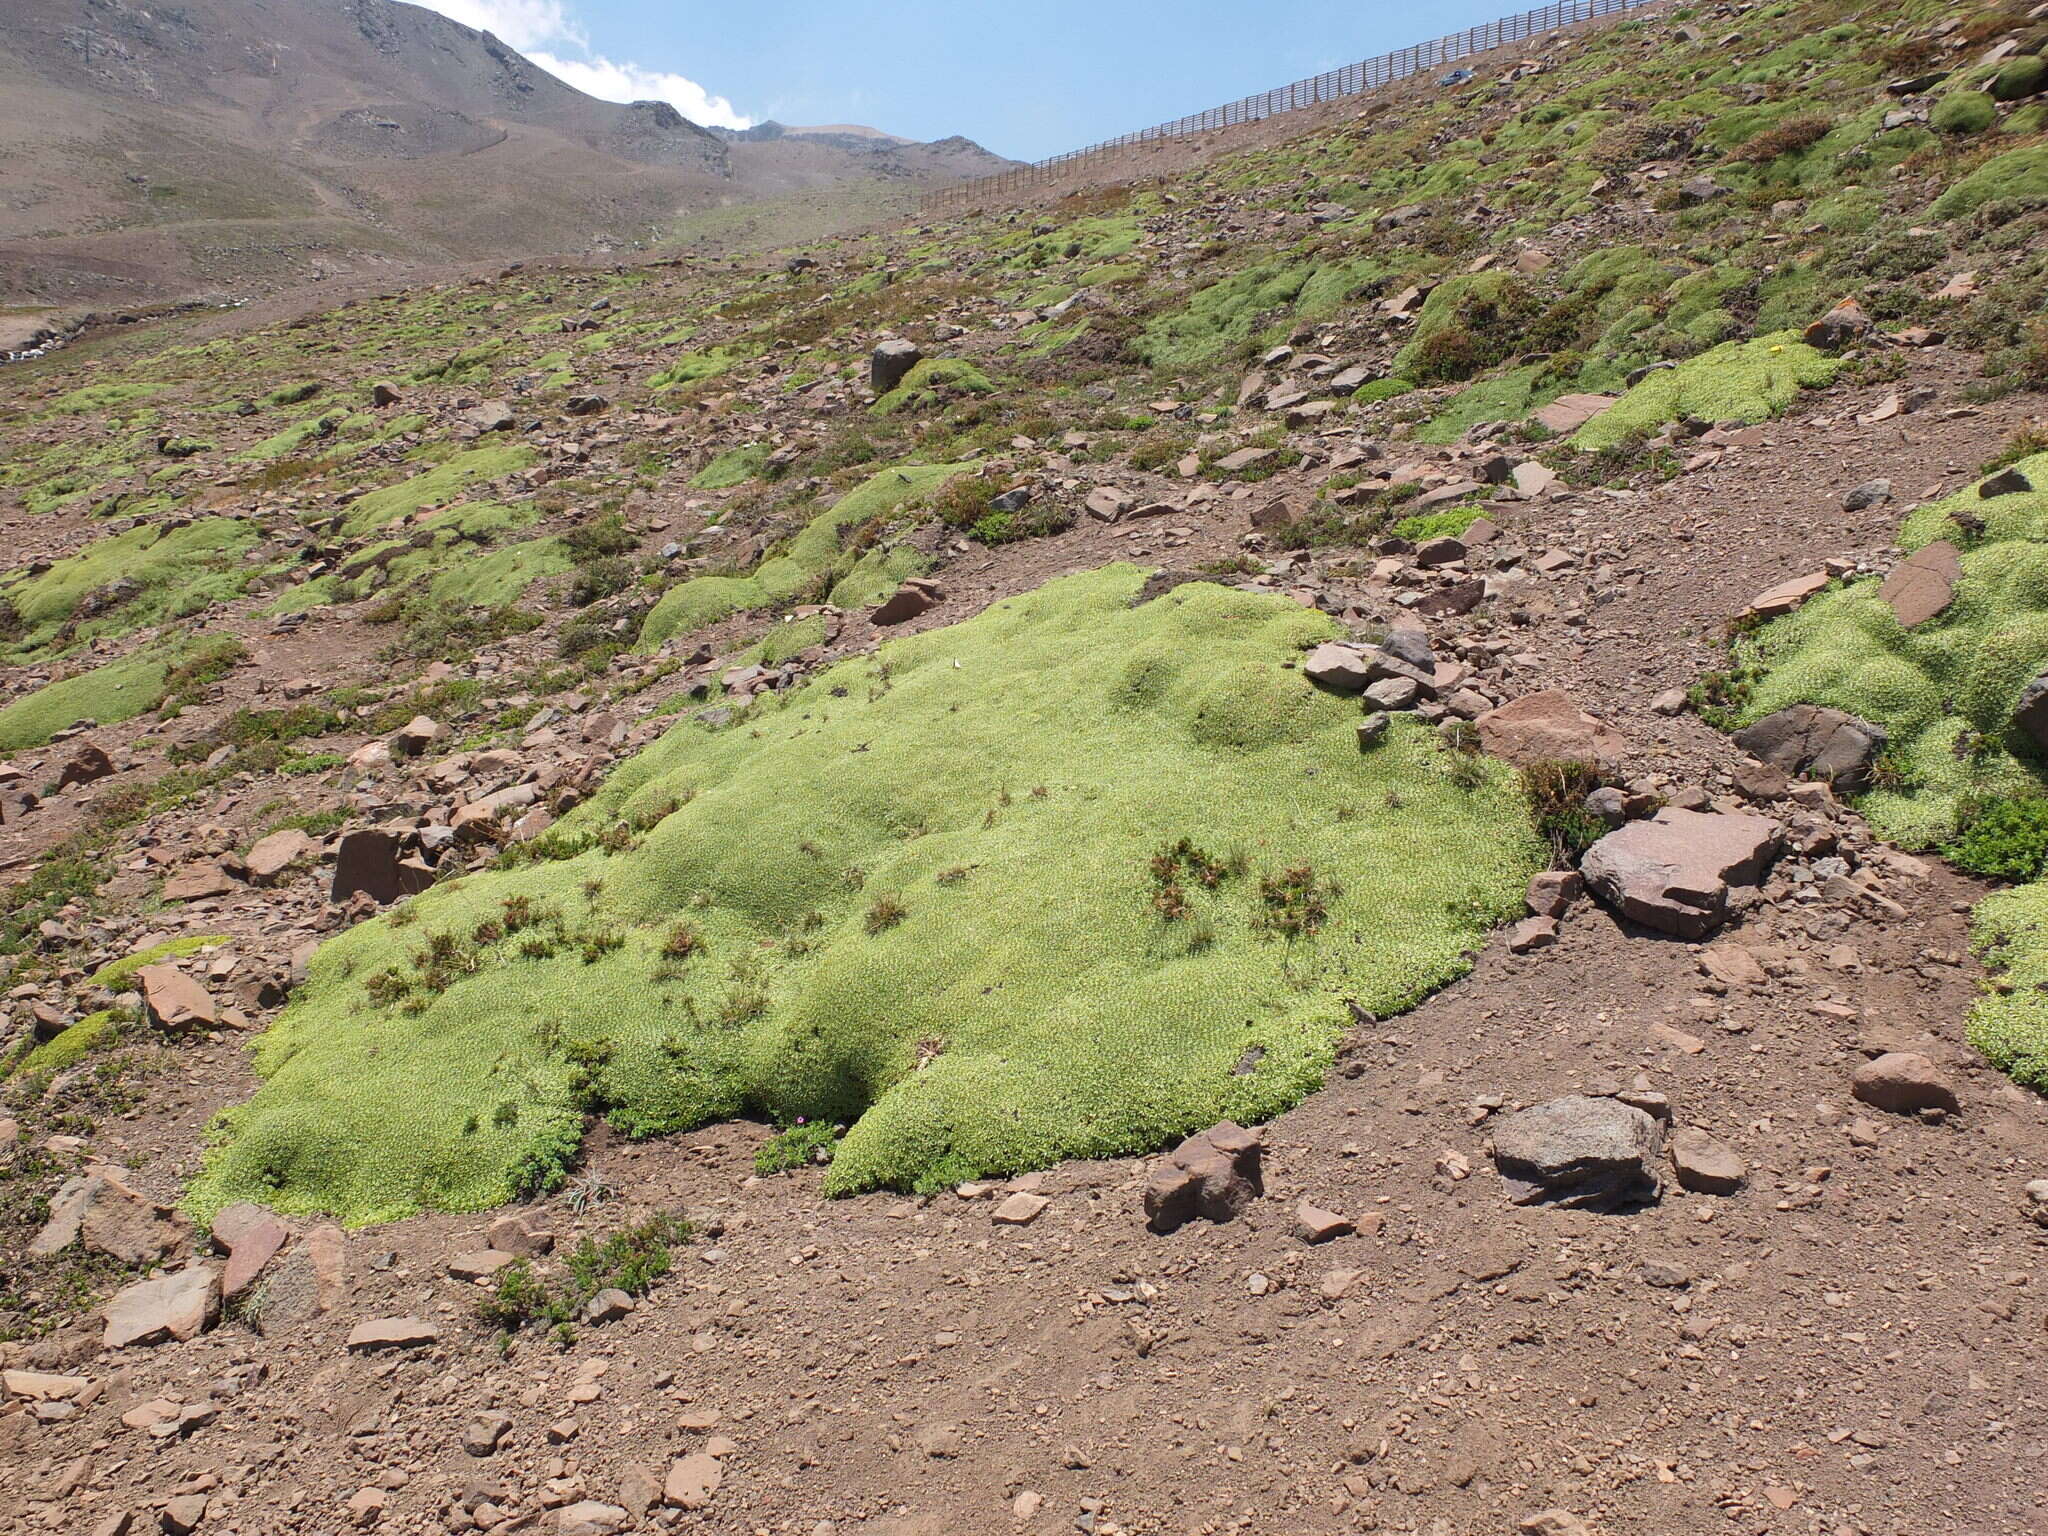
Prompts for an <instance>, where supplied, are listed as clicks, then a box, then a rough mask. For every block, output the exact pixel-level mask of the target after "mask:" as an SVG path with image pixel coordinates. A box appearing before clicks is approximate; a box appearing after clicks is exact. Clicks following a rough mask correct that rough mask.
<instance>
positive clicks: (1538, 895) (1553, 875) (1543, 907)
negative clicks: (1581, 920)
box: [1528, 869, 1586, 917]
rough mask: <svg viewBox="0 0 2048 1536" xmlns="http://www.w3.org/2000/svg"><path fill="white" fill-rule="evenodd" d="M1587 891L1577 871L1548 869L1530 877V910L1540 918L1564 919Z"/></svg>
mask: <svg viewBox="0 0 2048 1536" xmlns="http://www.w3.org/2000/svg"><path fill="white" fill-rule="evenodd" d="M1585 889H1586V882H1585V881H1584V880H1583V879H1582V878H1580V875H1579V872H1578V871H1577V870H1575V869H1546V870H1545V871H1543V873H1542V874H1540V875H1531V876H1530V877H1529V891H1528V902H1529V910H1530V911H1531V912H1533V913H1535V914H1536V916H1538V917H1563V916H1564V915H1565V913H1567V912H1569V911H1570V910H1571V907H1572V903H1573V902H1575V901H1577V900H1578V899H1579V897H1580V895H1581V894H1583V893H1584V891H1585Z"/></svg>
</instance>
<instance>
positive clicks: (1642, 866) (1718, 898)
mask: <svg viewBox="0 0 2048 1536" xmlns="http://www.w3.org/2000/svg"><path fill="white" fill-rule="evenodd" d="M1779 836H1780V829H1779V826H1778V824H1777V823H1776V822H1775V821H1771V820H1769V819H1768V818H1766V817H1763V816H1742V815H1733V814H1726V813H1721V812H1713V811H1682V810H1679V809H1677V808H1675V807H1672V806H1666V807H1665V808H1664V809H1663V810H1661V811H1659V812H1658V813H1657V814H1656V815H1655V816H1653V817H1651V818H1650V819H1649V820H1648V821H1636V822H1630V823H1629V824H1628V825H1627V826H1625V827H1622V828H1620V829H1619V830H1617V831H1613V832H1610V833H1608V834H1607V835H1606V836H1605V837H1603V838H1601V839H1600V841H1599V842H1597V843H1595V844H1594V845H1593V846H1592V847H1591V848H1589V849H1587V850H1586V856H1585V858H1583V859H1582V860H1580V862H1579V872H1580V873H1581V874H1583V875H1584V876H1585V877H1586V885H1587V887H1588V888H1589V889H1590V890H1591V891H1592V892H1593V894H1594V895H1595V896H1597V897H1598V898H1599V899H1600V900H1601V901H1603V902H1605V903H1606V904H1607V905H1608V906H1609V907H1611V908H1613V909H1614V911H1616V912H1617V913H1619V914H1620V915H1621V916H1623V917H1625V918H1627V919H1629V920H1630V921H1631V922H1637V923H1641V924H1642V925H1643V926H1644V927H1646V928H1655V929H1657V930H1658V931H1659V932H1662V933H1669V934H1675V935H1676V936H1677V937H1679V938H1681V939H1700V938H1705V937H1706V936H1707V935H1708V934H1710V933H1712V932H1713V931H1714V930H1715V929H1716V928H1718V927H1720V926H1721V924H1722V923H1723V922H1725V921H1726V920H1727V917H1728V899H1729V890H1730V888H1731V887H1733V886H1753V885H1755V884H1757V883H1758V882H1759V881H1761V880H1762V879H1763V875H1764V871H1765V870H1767V869H1769V868H1770V865H1771V860H1772V859H1773V858H1775V857H1776V856H1777V852H1778V841H1779Z"/></svg>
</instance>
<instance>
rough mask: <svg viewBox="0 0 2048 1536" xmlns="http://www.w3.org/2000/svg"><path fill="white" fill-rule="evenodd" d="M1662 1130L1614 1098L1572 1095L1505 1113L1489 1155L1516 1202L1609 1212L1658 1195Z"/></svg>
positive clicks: (1496, 1131)
mask: <svg viewBox="0 0 2048 1536" xmlns="http://www.w3.org/2000/svg"><path fill="white" fill-rule="evenodd" d="M1662 1144H1663V1131H1662V1127H1660V1126H1659V1125H1658V1123H1657V1121H1656V1120H1654V1119H1653V1118H1651V1117H1650V1116H1649V1115H1647V1114H1645V1113H1644V1112H1643V1111H1642V1110H1640V1109H1637V1108H1635V1107H1634V1106H1633V1105H1629V1104H1624V1103H1622V1102H1621V1101H1620V1100H1619V1099H1596V1098H1589V1097H1588V1096H1586V1095H1584V1094H1571V1095H1568V1096H1566V1097H1565V1098H1561V1099H1553V1100H1551V1101H1550V1102H1549V1103H1547V1104H1538V1105H1536V1106H1535V1107H1534V1108H1531V1109H1525V1110H1521V1111H1519V1112H1518V1113H1516V1114H1512V1115H1510V1116H1508V1117H1507V1118H1506V1119H1505V1120H1503V1121H1502V1122H1501V1123H1500V1124H1499V1125H1498V1126H1497V1127H1495V1129H1494V1132H1493V1160H1494V1165H1495V1167H1497V1168H1498V1169H1499V1170H1500V1175H1501V1178H1502V1179H1503V1180H1505V1181H1506V1183H1507V1186H1508V1198H1509V1199H1510V1200H1512V1201H1513V1202H1514V1203H1515V1204H1516V1205H1534V1204H1537V1203H1544V1204H1554V1205H1564V1206H1573V1207H1586V1208H1591V1209H1600V1210H1608V1209H1613V1208H1616V1207H1619V1206H1624V1205H1636V1204H1641V1203H1643V1202H1646V1201H1650V1200H1654V1199H1656V1198H1657V1195H1658V1193H1659V1191H1660V1190H1661V1188H1662V1184H1661V1181H1660V1180H1659V1178H1658V1176H1657V1171H1656V1158H1657V1154H1658V1152H1659V1151H1660V1150H1661V1148H1662Z"/></svg>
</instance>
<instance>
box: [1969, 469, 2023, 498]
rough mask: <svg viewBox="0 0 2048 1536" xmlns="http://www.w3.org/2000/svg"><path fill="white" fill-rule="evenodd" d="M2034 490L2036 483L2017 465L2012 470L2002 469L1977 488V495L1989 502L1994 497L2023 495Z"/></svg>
mask: <svg viewBox="0 0 2048 1536" xmlns="http://www.w3.org/2000/svg"><path fill="white" fill-rule="evenodd" d="M2033 488H2034V482H2033V481H2031V480H2029V479H2028V478H2027V476H2026V472H2025V471H2024V470H2022V469H2021V468H2020V467H2019V466H2018V465H2017V464H2015V465H2013V466H2012V467H2011V468H2010V469H2001V470H2000V471H1999V472H1998V473H1997V474H1995V475H1993V476H1992V477H1991V478H1990V479H1988V480H1986V481H1984V482H1983V483H1982V484H1980V485H1979V486H1978V487H1977V495H1978V496H1979V497H1981V498H1982V499H1983V500H1986V501H1989V500H1990V499H1991V498H1992V497H1994V496H2019V495H2023V494H2025V493H2026V492H2028V491H2031V490H2032V489H2033Z"/></svg>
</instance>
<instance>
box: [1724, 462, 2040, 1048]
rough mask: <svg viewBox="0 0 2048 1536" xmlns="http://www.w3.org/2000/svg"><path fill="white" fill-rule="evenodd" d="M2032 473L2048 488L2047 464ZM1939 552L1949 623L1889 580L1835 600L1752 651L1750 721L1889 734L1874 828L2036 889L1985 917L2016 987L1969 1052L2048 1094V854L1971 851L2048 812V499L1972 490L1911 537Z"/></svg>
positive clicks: (1983, 934)
mask: <svg viewBox="0 0 2048 1536" xmlns="http://www.w3.org/2000/svg"><path fill="white" fill-rule="evenodd" d="M2019 468H2020V471H2021V472H2022V473H2023V474H2025V475H2026V476H2027V477H2028V478H2029V479H2030V480H2031V481H2032V482H2033V483H2034V484H2035V485H2037V486H2043V487H2048V454H2041V455H2036V456H2035V457H2033V458H2030V459H2024V460H2022V461H2021V462H2020V464H2019ZM1937 539H1945V540H1948V541H1950V542H1952V543H1954V544H1956V545H1957V546H1958V547H1959V548H1960V549H1961V552H1962V553H1961V563H1962V570H1963V575H1962V580H1961V581H1960V582H1959V583H1958V584H1957V587H1956V593H1955V599H1954V601H1953V602H1952V603H1951V604H1950V606H1949V607H1948V609H1947V610H1946V611H1945V612H1943V613H1941V614H1939V615H1938V616H1936V617H1935V618H1932V619H1929V620H1927V621H1925V622H1923V623H1921V624H1919V625H1916V626H1915V627H1914V628H1912V629H1906V628H1904V627H1903V626H1902V625H1901V624H1900V623H1899V621H1898V618H1897V616H1896V615H1895V614H1894V613H1893V612H1892V609H1891V606H1890V605H1889V604H1888V603H1886V602H1885V601H1883V600H1882V599H1881V598H1880V597H1879V596H1878V585H1879V584H1878V583H1877V582H1876V581H1875V580H1874V579H1873V580H1864V581H1858V582H1852V583H1848V584H1845V585H1839V586H1836V587H1832V588H1830V589H1829V590H1828V591H1826V592H1823V593H1822V594H1820V595H1819V596H1817V597H1815V598H1813V599H1812V600H1810V601H1809V602H1808V603H1807V604H1806V605H1805V606H1804V607H1802V608H1800V609H1799V610H1798V611H1797V612H1795V613H1792V614H1789V615H1787V616H1786V617H1784V618H1781V619H1777V620H1774V621H1773V622H1772V623H1770V624H1768V625H1766V626H1765V627H1764V628H1762V629H1761V630H1759V631H1757V632H1756V633H1755V634H1753V635H1751V636H1749V637H1747V638H1746V639H1744V640H1743V641H1742V642H1740V644H1739V645H1738V646H1737V655H1736V662H1737V668H1738V671H1737V676H1738V677H1743V678H1745V679H1746V682H1745V684H1744V686H1746V687H1747V688H1748V689H1749V694H1748V699H1747V702H1746V704H1745V705H1744V706H1743V708H1742V710H1741V714H1742V717H1743V718H1745V719H1757V718H1760V717H1762V716H1763V715H1766V714H1769V713H1771V712H1772V711H1774V710H1777V709H1782V708H1784V707H1785V706H1786V705H1788V704H1796V703H1813V704H1826V705H1831V706H1833V707H1834V708H1837V709H1843V710H1847V711H1849V712H1850V713H1851V714H1855V715H1859V716H1861V717H1862V718H1864V719H1866V720H1871V721H1875V722H1876V723H1878V724H1880V725H1882V726H1884V728H1885V729H1886V731H1887V732H1889V733H1890V737H1891V740H1890V742H1889V744H1888V746H1887V748H1886V751H1885V755H1884V757H1883V759H1882V760H1881V764H1880V772H1879V775H1878V779H1877V782H1876V783H1875V784H1874V786H1873V787H1872V788H1871V790H1870V791H1869V792H1868V793H1867V794H1865V795H1863V796H1862V797H1861V800H1860V808H1861V809H1862V810H1863V812H1864V813H1865V814H1866V815H1867V816H1869V818H1870V819H1871V822H1872V823H1873V824H1874V825H1875V826H1876V827H1877V828H1878V829H1879V830H1880V831H1881V832H1883V833H1884V834H1885V835H1886V836H1888V837H1891V838H1893V839H1896V840H1897V841H1899V842H1902V843H1904V844H1905V845H1906V846H1908V847H1916V848H1926V847H1936V848H1940V849H1943V850H1944V851H1947V852H1949V853H1951V854H1952V855H1954V856H1958V857H1959V858H1961V859H1962V860H1963V862H1965V863H1966V864H1968V863H1970V862H1972V861H1973V860H1975V861H1978V862H1984V861H1985V860H1986V856H1987V854H1988V855H1989V856H1990V859H1991V860H1993V861H1995V862H1989V863H1987V866H1986V872H1996V873H2001V874H2005V875H2008V876H2016V877H2017V878H2019V879H2021V880H2023V881H2029V882H2031V883H2026V884H2023V885H2021V886H2020V887H2019V888H2018V889H2015V890H2012V891H2008V892H2004V893H2001V894H1999V895H1996V896H1994V897H1992V898H1991V899H1989V900H1988V901H1986V902H1985V903H1984V904H1983V905H1982V907H1981V908H1980V909H1979V913H1978V921H1977V939H1978V943H1979V946H1980V947H1981V948H1983V949H1984V950H1985V951H1986V953H1987V955H1988V956H1989V957H1990V958H1991V959H1993V960H1994V961H1995V962H1996V963H1997V964H1998V965H1999V966H2000V967H2001V968H2003V969H2004V970H2005V971H2006V972H2007V974H2006V976H2005V977H2004V978H2003V979H2002V981H2001V983H2000V985H1999V987H1998V988H1997V989H1996V990H1995V991H1993V992H1992V993H1991V994H1990V995H1988V996H1987V997H1986V998H1985V1000H1984V1001H1983V1002H1982V1003H1981V1004H1979V1006H1978V1008H1977V1010H1976V1012H1975V1013H1974V1015H1973V1016H1972V1020H1971V1025H1970V1039H1971V1043H1972V1044H1974V1045H1975V1046H1976V1047H1977V1048H1978V1049H1979V1050H1981V1051H1983V1052H1984V1054H1985V1055H1986V1056H1987V1057H1988V1058H1989V1059H1990V1060H1991V1061H1993V1062H1994V1063H1996V1064H1997V1065H1998V1066H2000V1067H2002V1068H2003V1069H2005V1070H2006V1071H2008V1072H2010V1073H2011V1074H2012V1075H2013V1076H2014V1077H2015V1078H2016V1079H2018V1080H2019V1081H2021V1082H2024V1083H2027V1084H2029V1085H2031V1086H2033V1087H2036V1088H2042V1089H2048V1004H2044V1001H2043V994H2042V992H2041V991H2040V990H2039V989H2038V988H2037V987H2036V985H2035V983H2036V982H2039V981H2041V980H2043V979H2044V978H2048V880H2044V879H2040V878H2036V877H2038V876H2040V875H2041V874H2042V873H2043V870H2042V869H2041V853H2042V849H2041V844H2040V843H2039V841H2038V839H2029V838H2026V837H2021V838H2019V839H2014V838H2012V837H2010V836H2006V835H2001V836H1999V837H1996V838H1989V837H1980V838H1978V839H1975V840H1972V839H1971V837H1970V833H1971V830H1972V828H1973V827H1991V826H1994V825H2003V824H2013V825H2020V826H2023V827H2024V826H2025V825H2026V824H2027V823H2028V822H2029V821H2030V820H2031V819H2032V818H2030V817H2028V816H2026V815H2025V814H2024V813H2025V812H2026V810H2027V809H2028V808H2036V809H2038V808H2041V807H2043V806H2044V805H2048V802H2044V800H2043V796H2044V794H2048V776H2044V765H2043V762H2042V757H2041V754H2040V751H2039V749H2038V748H2037V747H2036V746H2035V745H2034V743H2033V742H2032V741H2031V740H2030V739H2029V738H2028V737H2027V736H2026V734H2025V733H2024V732H2023V731H2021V730H2019V729H2018V728H2017V727H2015V726H2014V724H2013V710H2014V707H2015V705H2016V704H2017V703H2018V702H2019V698H2020V694H2021V692H2022V691H2023V690H2024V689H2025V688H2026V686H2027V685H2028V684H2029V683H2030V682H2032V681H2033V680H2034V679H2035V678H2036V677H2038V676H2039V675H2041V673H2042V672H2043V671H2044V670H2048V489H2042V490H2035V491H2030V492H2019V493H2013V494H2007V495H2003V496H1992V497H1985V496H1983V495H1981V494H1980V492H1979V489H1978V487H1976V486H1972V487H1970V488H1969V489H1967V490H1964V491H1962V492H1959V493H1958V494H1956V495H1954V496H1951V497H1948V498H1946V499H1945V500H1942V501H1937V502H1933V503H1930V504H1929V505H1927V506H1924V507H1920V508H1918V509H1916V510H1915V511H1914V512H1912V513H1911V514H1909V515H1908V516H1907V518H1906V519H1905V522H1904V523H1903V525H1902V526H1901V529H1900V533H1899V541H1900V543H1901V545H1903V546H1904V547H1905V548H1906V549H1908V550H1916V549H1920V548H1924V547H1925V546H1926V545H1928V544H1930V543H1932V542H1933V541H1935V540H1937ZM2012 808H2018V809H2019V811H2020V812H2021V814H2020V815H2017V816H2015V815H2014V814H2013V810H2012ZM1989 818H1997V821H1996V822H1994V821H1992V820H1989ZM2023 849H2030V850H2031V851H2030V852H2024V853H2022V855H2021V861H2020V862H2018V863H2014V862H2012V860H2013V857H2014V855H2015V853H2016V852H2019V851H2020V850H2023Z"/></svg>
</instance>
